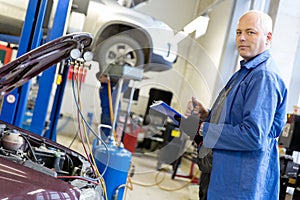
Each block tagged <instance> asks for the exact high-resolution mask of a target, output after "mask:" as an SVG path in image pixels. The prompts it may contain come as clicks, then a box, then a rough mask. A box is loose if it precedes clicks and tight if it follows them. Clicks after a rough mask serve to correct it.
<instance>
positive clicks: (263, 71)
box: [203, 50, 287, 200]
mask: <svg viewBox="0 0 300 200" xmlns="http://www.w3.org/2000/svg"><path fill="white" fill-rule="evenodd" d="M228 88H230V89H229V90H228ZM224 89H225V90H226V91H225V93H226V95H225V96H226V98H224V104H223V107H222V109H220V111H219V114H218V115H219V119H218V121H217V122H214V123H212V122H211V121H212V120H213V112H214V109H215V108H214V106H213V107H212V109H211V111H210V116H209V118H208V120H207V121H206V122H204V124H203V145H204V146H205V147H208V148H213V161H212V172H211V178H210V184H209V188H208V199H209V200H223V199H224V200H231V199H232V200H244V199H245V200H246V199H247V200H277V199H278V198H279V187H280V184H279V182H280V174H279V173H280V170H279V154H278V146H277V140H276V138H277V137H278V136H279V135H280V133H281V131H282V128H283V126H284V124H285V123H286V97H287V89H286V86H285V84H284V81H283V80H282V79H281V78H280V76H279V75H278V73H277V72H276V65H275V64H274V61H273V60H272V58H271V55H270V52H269V50H267V51H265V52H263V53H261V54H259V55H258V56H256V57H255V58H253V59H251V60H249V61H248V62H244V61H241V69H240V70H239V71H237V72H236V73H235V74H234V75H233V76H232V78H231V79H230V80H229V82H228V84H227V85H226V87H225V88H224ZM215 107H218V106H215ZM216 110H217V109H216Z"/></svg>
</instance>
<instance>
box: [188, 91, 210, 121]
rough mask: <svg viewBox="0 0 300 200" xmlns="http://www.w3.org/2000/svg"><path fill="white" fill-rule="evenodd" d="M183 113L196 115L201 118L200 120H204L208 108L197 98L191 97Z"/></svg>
mask: <svg viewBox="0 0 300 200" xmlns="http://www.w3.org/2000/svg"><path fill="white" fill-rule="evenodd" d="M184 114H185V115H186V116H190V115H196V116H198V117H199V118H200V119H201V121H205V120H206V118H207V117H208V110H207V109H206V108H205V107H204V106H203V105H202V103H201V102H200V101H199V100H197V99H196V98H194V97H192V100H191V101H189V102H188V105H187V109H186V111H185V113H184Z"/></svg>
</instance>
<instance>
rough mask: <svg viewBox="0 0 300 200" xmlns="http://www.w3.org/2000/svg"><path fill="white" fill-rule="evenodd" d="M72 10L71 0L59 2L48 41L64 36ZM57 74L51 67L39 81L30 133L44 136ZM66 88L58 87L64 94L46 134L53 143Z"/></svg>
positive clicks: (55, 109)
mask: <svg viewBox="0 0 300 200" xmlns="http://www.w3.org/2000/svg"><path fill="white" fill-rule="evenodd" d="M70 8H71V7H70V1H69V0H59V1H58V4H57V8H56V12H55V16H54V21H53V26H52V29H51V30H50V33H49V34H48V38H47V41H51V40H53V39H56V38H58V37H60V36H62V35H63V34H64V30H65V24H66V19H67V15H68V13H69V11H70ZM55 73H56V67H51V68H49V69H48V70H46V71H45V72H43V74H42V76H41V78H40V80H39V89H38V95H37V98H36V101H35V107H34V111H33V117H32V122H31V125H30V127H29V130H30V131H32V132H34V133H37V134H39V135H42V134H43V131H44V128H45V121H46V117H47V111H48V104H49V101H50V96H51V91H52V83H53V82H54V77H55ZM66 73H67V72H66ZM63 81H66V78H64V79H63ZM49 83H50V84H49ZM64 86H65V83H62V84H61V85H60V86H58V87H57V90H59V91H60V92H61V93H62V94H61V93H59V94H60V97H56V98H55V99H54V102H53V106H52V112H51V119H50V126H49V129H48V130H47V132H46V134H45V137H47V138H50V139H51V140H53V141H56V125H57V122H58V119H59V114H60V113H59V111H60V108H61V101H62V95H63V92H64V90H63V88H64ZM61 87H62V88H61ZM56 93H57V92H56ZM53 132H54V133H53Z"/></svg>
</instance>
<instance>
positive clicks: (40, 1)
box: [0, 0, 71, 141]
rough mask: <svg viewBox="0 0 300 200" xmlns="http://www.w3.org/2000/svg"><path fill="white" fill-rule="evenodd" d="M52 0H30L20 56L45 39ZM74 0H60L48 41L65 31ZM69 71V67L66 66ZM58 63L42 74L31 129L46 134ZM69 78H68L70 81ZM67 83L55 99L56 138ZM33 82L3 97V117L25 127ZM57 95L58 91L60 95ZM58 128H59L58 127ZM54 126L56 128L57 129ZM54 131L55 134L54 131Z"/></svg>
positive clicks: (52, 114)
mask: <svg viewBox="0 0 300 200" xmlns="http://www.w3.org/2000/svg"><path fill="white" fill-rule="evenodd" d="M47 6H48V0H30V1H29V3H28V7H27V13H26V17H25V21H24V26H23V29H22V34H21V38H20V44H19V50H18V54H17V56H20V55H22V54H24V53H26V52H28V51H30V50H32V49H34V48H36V47H38V46H40V45H41V43H42V39H43V38H42V25H43V21H44V18H45V13H46V8H47ZM70 8H71V6H70V0H59V1H58V4H57V9H56V13H55V17H54V21H53V26H52V29H51V30H50V32H49V33H48V36H47V39H46V42H47V41H51V40H53V39H56V38H58V37H60V36H62V35H63V34H64V31H65V24H66V19H67V15H68V13H69V11H70ZM65 71H66V72H64V73H66V74H67V72H68V71H67V70H65ZM55 73H56V67H55V66H53V67H51V68H49V69H48V70H46V71H45V72H43V74H42V76H41V77H40V78H39V89H38V94H37V98H36V101H35V107H34V111H33V116H32V119H31V120H32V121H31V124H30V126H29V128H28V129H29V130H30V131H32V132H34V133H36V134H39V135H42V133H43V130H44V127H45V121H46V117H47V111H48V105H49V100H50V96H51V91H52V83H53V81H54V77H55ZM66 79H67V78H65V79H64V81H66ZM64 86H65V83H62V84H61V85H60V86H59V87H58V88H59V92H56V93H59V95H61V96H60V97H56V98H55V101H54V103H53V107H52V109H53V111H55V112H53V111H52V113H51V120H52V121H53V122H52V123H51V126H50V129H49V130H48V134H46V136H48V138H50V139H52V140H54V141H55V140H56V124H57V122H58V119H59V110H60V107H61V100H62V93H63V92H64ZM29 89H30V82H29V83H26V84H24V85H23V86H22V87H20V88H17V89H15V90H14V91H12V92H11V93H9V94H7V95H6V96H5V97H4V100H3V106H2V111H1V114H0V120H3V121H6V122H8V123H11V124H14V125H16V126H19V127H22V123H23V120H24V113H25V110H26V105H27V97H28V94H29ZM56 96H57V95H56ZM54 129H55V130H54ZM53 130H54V131H53ZM52 132H54V134H53V133H52Z"/></svg>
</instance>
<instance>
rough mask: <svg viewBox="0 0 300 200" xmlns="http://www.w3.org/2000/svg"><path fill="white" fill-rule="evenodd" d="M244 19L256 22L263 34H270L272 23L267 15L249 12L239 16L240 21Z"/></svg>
mask: <svg viewBox="0 0 300 200" xmlns="http://www.w3.org/2000/svg"><path fill="white" fill-rule="evenodd" d="M244 18H252V19H253V20H257V23H258V24H259V25H260V28H261V29H262V30H263V32H264V34H267V33H269V32H271V33H272V29H273V28H272V24H273V22H272V18H271V17H270V16H269V15H268V14H266V13H264V12H261V11H258V10H250V11H248V12H246V13H244V14H243V15H242V16H241V18H240V20H242V19H244ZM240 20H239V22H240Z"/></svg>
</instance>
